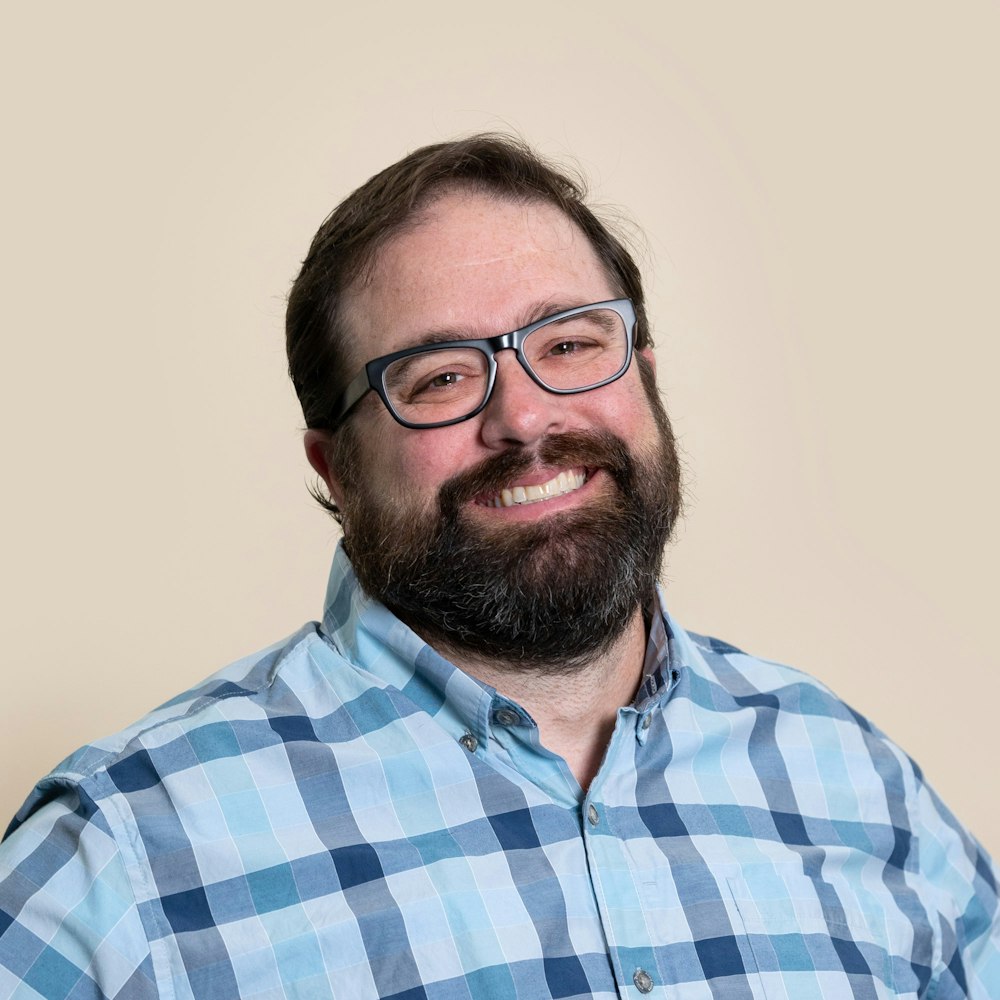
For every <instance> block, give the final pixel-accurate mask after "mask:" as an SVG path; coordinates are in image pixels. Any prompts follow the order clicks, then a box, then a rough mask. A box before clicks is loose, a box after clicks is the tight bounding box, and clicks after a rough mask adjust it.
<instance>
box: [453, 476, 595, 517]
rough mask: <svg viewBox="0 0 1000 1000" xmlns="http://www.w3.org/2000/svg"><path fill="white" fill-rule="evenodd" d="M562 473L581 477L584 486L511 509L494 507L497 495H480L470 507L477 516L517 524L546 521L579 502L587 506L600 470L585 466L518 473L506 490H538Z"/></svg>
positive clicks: (518, 504)
mask: <svg viewBox="0 0 1000 1000" xmlns="http://www.w3.org/2000/svg"><path fill="white" fill-rule="evenodd" d="M561 472H564V473H566V474H567V475H568V476H573V475H583V477H584V482H583V485H582V486H579V487H577V488H576V489H575V490H570V491H569V492H567V493H560V494H558V495H556V496H552V497H548V498H541V499H538V500H534V501H529V502H527V503H514V504H512V505H511V506H510V507H506V506H502V505H501V506H499V507H497V506H495V505H494V503H493V501H494V498H495V497H496V496H497V495H498V492H499V491H497V492H491V493H489V494H480V495H479V496H478V497H476V498H475V499H474V500H473V501H471V503H470V506H471V507H472V508H473V509H474V510H475V511H476V512H477V513H485V514H488V515H489V516H494V517H503V518H505V519H511V520H519V521H520V520H536V519H538V518H540V517H545V516H547V515H548V514H554V513H557V512H559V511H562V510H566V509H567V508H571V507H575V506H577V505H578V504H580V503H581V502H586V499H587V497H588V495H589V494H590V493H591V491H592V490H593V489H594V488H595V484H596V483H599V482H600V480H601V478H602V477H603V472H602V470H601V469H595V468H589V467H584V466H571V467H568V468H566V467H560V468H550V469H539V470H531V471H530V472H526V473H521V474H520V475H518V476H516V477H514V479H513V480H512V481H511V482H510V484H509V485H508V486H506V487H505V488H506V489H513V488H514V487H517V486H522V487H528V486H540V485H542V484H543V483H547V482H550V481H551V480H552V479H554V478H556V477H557V476H558V475H559V473H561Z"/></svg>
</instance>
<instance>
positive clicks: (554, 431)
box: [328, 192, 678, 662]
mask: <svg viewBox="0 0 1000 1000" xmlns="http://www.w3.org/2000/svg"><path fill="white" fill-rule="evenodd" d="M619 294H620V293H619V291H618V290H617V289H616V288H614V287H613V286H612V285H611V283H610V281H609V279H608V276H607V274H606V273H605V271H604V268H603V267H602V266H601V264H600V263H599V261H598V260H597V257H596V255H595V253H594V251H593V249H592V248H591V246H590V244H589V243H588V241H587V239H586V237H585V236H584V235H583V233H582V232H581V231H580V230H579V229H577V227H576V226H575V225H574V224H573V223H572V222H571V221H570V220H569V219H567V218H566V217H565V216H564V215H563V214H562V213H561V212H559V211H558V210H557V209H555V208H554V207H552V206H549V205H546V204H543V203H528V204H520V203H515V202H511V201H506V200H500V199H494V198H490V197H487V196H485V195H481V194H474V193H467V192H453V193H449V194H447V195H444V196H443V197H441V198H440V199H438V200H437V201H435V202H434V203H433V204H432V205H431V206H430V208H429V209H428V210H427V211H426V212H425V213H424V214H423V215H422V217H421V220H420V221H419V222H418V224H417V225H416V226H415V227H413V228H412V229H410V230H409V231H407V232H404V233H403V234H402V235H400V236H398V237H396V238H395V239H394V240H392V241H391V242H390V243H389V244H388V246H387V247H386V248H385V249H384V250H383V251H382V253H381V254H380V255H379V257H378V259H377V261H376V264H375V267H374V270H373V272H372V274H371V278H370V280H369V281H367V282H366V283H363V284H362V283H359V287H356V288H355V289H353V290H352V291H351V293H350V296H349V298H348V302H347V309H346V323H345V326H346V328H347V329H348V330H349V331H350V344H351V350H352V357H351V358H350V365H349V366H348V367H349V368H351V369H354V368H360V367H361V366H362V365H363V364H364V362H366V361H368V360H369V359H371V358H374V357H377V356H380V355H384V354H388V353H391V352H393V351H398V350H402V349H403V348H406V347H411V346H414V345H417V344H421V343H425V342H428V341H429V340H430V339H432V338H433V339H442V336H444V335H446V337H447V339H455V340H458V339H465V338H473V337H477V338H484V337H490V336H494V335H496V334H500V333H505V332H507V331H508V330H513V329H516V328H518V327H522V326H524V325H526V324H528V323H530V322H532V321H533V320H536V319H540V318H542V317H544V316H547V315H550V314H552V313H554V312H557V311H559V310H561V309H566V308H570V307H572V306H578V305H583V304H587V303H592V302H600V301H604V300H608V299H613V298H617V297H618V295H619ZM496 361H497V368H498V370H497V381H496V386H495V388H494V391H493V395H492V397H491V399H490V402H489V404H488V405H487V406H486V408H485V409H484V410H483V411H482V412H481V413H479V414H477V415H476V416H475V417H473V418H471V419H470V420H466V421H464V422H462V423H458V424H454V425H452V426H449V427H440V428H432V429H421V430H414V429H408V428H404V427H402V426H401V425H399V424H397V423H396V422H395V421H394V420H393V419H392V417H391V416H390V414H389V413H388V411H387V410H386V409H385V407H384V406H383V405H382V403H381V402H380V400H379V399H378V397H377V396H376V395H375V394H374V393H370V394H369V395H368V396H367V397H366V398H365V399H364V400H363V401H362V403H361V404H360V405H359V406H358V408H357V410H356V411H355V413H354V414H353V415H352V416H351V418H350V423H351V426H350V428H349V430H350V433H351V434H352V435H353V437H354V441H355V445H356V447H355V448H354V449H353V451H354V453H355V461H354V463H353V467H352V468H351V469H348V470H341V475H340V476H338V475H337V470H331V472H330V474H329V475H328V484H329V485H330V487H331V491H332V492H333V494H334V497H335V499H336V500H337V502H338V504H339V506H340V507H341V509H342V510H343V511H344V532H345V540H346V544H347V546H348V551H349V553H350V554H351V557H352V561H353V562H354V564H355V568H356V569H357V571H358V575H359V578H360V579H361V582H362V584H363V585H364V586H365V588H366V589H367V590H369V592H371V593H373V596H375V597H378V598H380V599H381V600H383V601H384V602H385V603H386V604H388V606H389V607H390V608H392V609H393V610H395V611H396V612H397V614H399V615H400V617H402V618H403V619H404V620H406V621H408V622H409V623H410V624H411V625H412V626H413V627H415V628H416V630H417V631H418V632H420V633H421V634H423V635H424V637H425V638H432V637H433V638H439V639H442V640H444V641H447V640H449V639H452V640H453V639H455V637H456V636H455V631H456V628H455V622H456V619H455V608H456V605H457V603H458V602H460V600H461V599H462V598H463V596H466V597H467V596H468V595H469V594H470V591H477V592H478V591H482V592H483V593H482V594H480V595H479V597H475V598H472V599H471V600H472V601H473V603H474V602H475V601H476V600H481V601H485V602H486V603H493V604H496V603H497V602H498V601H503V600H505V599H507V598H502V597H498V596H497V594H493V595H489V594H486V593H485V591H487V590H489V589H490V588H491V587H492V588H493V589H494V590H497V589H499V590H502V591H503V592H504V593H505V594H507V595H508V597H509V599H510V600H511V601H513V604H512V605H511V607H509V608H507V609H506V611H505V612H503V614H501V615H500V617H503V618H507V619H509V618H512V617H513V618H516V617H517V615H518V613H519V611H518V607H519V606H520V605H523V606H524V607H523V609H522V610H523V614H524V615H525V616H528V617H530V616H531V614H532V613H533V609H534V611H538V609H539V607H540V606H541V605H543V604H545V603H546V602H547V601H548V603H549V604H552V607H551V608H550V609H549V611H548V612H547V613H545V614H547V615H548V618H549V619H552V621H550V622H549V625H550V626H551V625H553V623H554V622H559V621H563V620H564V619H565V618H566V617H573V618H574V619H579V618H580V617H581V616H583V617H586V616H587V615H590V617H594V615H593V614H591V611H593V610H594V609H590V610H587V609H581V608H576V609H575V610H574V608H571V607H564V606H562V604H561V603H560V601H561V599H556V600H555V602H554V603H553V600H552V592H553V590H554V589H555V590H558V591H568V590H578V591H579V595H580V596H579V598H574V599H575V600H578V599H587V594H589V592H590V591H592V590H594V589H595V588H601V586H602V583H603V584H605V585H606V586H605V589H606V587H607V586H612V587H615V588H616V589H617V590H618V591H619V592H620V593H619V595H618V597H617V601H618V604H619V605H624V604H626V603H627V604H630V609H631V610H630V613H634V610H635V607H636V595H635V594H633V593H632V592H633V591H634V590H635V589H636V587H647V588H648V584H649V580H646V579H645V577H646V576H648V575H649V572H650V565H649V564H650V559H651V557H650V554H649V553H648V551H645V550H648V549H649V548H650V547H651V546H652V547H655V548H656V553H655V556H653V557H652V559H653V561H654V562H655V567H658V564H659V550H660V549H662V545H663V541H664V540H665V535H666V532H667V531H668V530H669V524H670V522H671V521H672V518H673V516H674V515H675V514H676V508H677V502H678V497H677V482H676V480H677V475H676V458H675V456H674V452H673V446H672V442H671V441H670V440H669V430H666V429H664V431H663V432H661V428H660V427H659V426H658V424H657V420H656V419H655V418H654V415H653V411H652V409H651V406H650V399H649V396H648V394H647V392H646V390H645V389H644V387H643V385H642V382H641V378H640V374H639V371H638V366H637V365H636V364H633V365H632V366H631V367H630V368H629V370H628V371H627V372H626V373H625V374H624V375H623V376H622V377H621V378H620V379H618V380H617V381H616V382H613V383H611V384H610V385H607V386H603V387H602V388H600V389H594V390H591V391H589V392H584V393H579V394H575V395H569V396H558V395H554V394H552V393H548V392H546V391H544V390H543V389H541V388H540V387H539V386H538V385H536V384H535V383H534V382H533V381H532V380H531V379H530V378H529V376H528V375H527V373H526V372H525V371H524V370H523V369H522V368H521V367H520V365H519V364H518V362H517V359H516V358H515V357H514V355H513V352H512V351H501V352H499V354H498V355H497V358H496ZM664 423H665V418H664ZM340 433H343V431H341V432H340ZM623 445H624V447H623ZM561 474H564V475H561ZM557 479H558V480H559V481H560V488H561V489H566V488H567V487H569V491H568V492H558V493H557V494H556V495H553V496H551V498H548V499H541V500H537V501H536V502H533V503H525V504H515V505H514V506H503V505H501V506H496V505H495V498H496V497H497V496H499V495H500V493H501V491H502V490H503V489H510V490H512V491H513V493H514V495H515V496H517V495H518V494H517V492H516V487H519V486H520V487H525V488H528V487H531V486H537V485H540V484H545V483H551V482H552V481H553V480H557ZM664 480H666V482H664ZM573 487H575V488H573ZM625 493H628V494H629V496H628V497H626V496H625V495H624V494H625ZM630 505H631V506H630ZM637 519H638V520H640V521H642V522H651V523H650V524H649V525H648V526H647V525H645V524H644V523H637ZM612 524H616V525H618V527H619V531H618V536H619V537H618V538H617V541H612V542H611V543H610V548H609V542H608V535H609V532H608V526H609V525H612ZM645 531H652V533H653V536H654V537H651V538H645V537H644V538H642V539H640V540H638V541H636V542H632V541H631V536H632V535H635V534H636V533H637V532H638V533H639V534H642V533H643V532H645ZM636 547H638V548H640V549H643V550H644V551H643V552H642V553H641V554H640V555H641V556H642V557H643V558H639V559H638V562H643V563H644V566H643V567H642V568H639V567H638V566H637V564H636V563H637V560H636V558H635V556H636V553H634V552H633V553H630V552H628V551H625V550H628V549H630V548H636ZM414 553H415V554H414ZM622 562H626V563H630V566H628V567H625V568H624V569H622V568H618V564H619V563H622ZM502 563H505V564H506V566H507V569H503V568H502V566H501V564H502ZM609 563H612V564H614V565H612V566H609ZM460 566H461V573H462V574H465V576H464V578H463V579H462V580H461V581H460V582H456V583H453V581H454V580H455V579H456V578H455V574H456V573H458V572H459V567H460ZM655 567H653V572H654V573H655ZM613 571H617V572H618V573H619V574H621V573H624V574H625V575H626V576H631V577H634V576H636V574H639V575H643V574H644V575H645V576H644V579H643V581H642V582H640V583H638V584H635V583H634V584H633V585H631V586H626V585H625V584H624V583H623V582H622V581H621V580H619V579H617V577H616V576H615V572H613ZM504 573H506V574H507V576H508V579H506V580H504V581H502V582H498V574H499V575H503V574H504ZM609 573H611V578H609ZM408 576H409V577H417V578H419V579H417V580H416V581H411V582H413V588H415V589H413V588H411V589H410V590H409V591H408V592H407V594H406V595H402V594H401V593H400V592H399V591H398V590H393V589H392V587H393V586H395V585H397V584H398V583H399V581H400V580H403V581H404V589H405V587H406V586H408V584H407V583H406V581H405V578H406V577H408ZM386 577H388V578H389V579H388V580H386V579H384V578H386ZM553 584H555V585H556V586H555V588H553ZM449 586H451V587H452V588H453V589H454V590H455V591H456V592H455V593H444V594H438V592H439V591H441V590H442V589H445V590H447V589H448V588H449ZM387 588H388V589H387ZM623 588H624V591H627V593H625V592H624V591H623ZM459 591H460V593H459ZM512 591H513V592H515V593H513V594H512V595H511V593H510V592H512ZM519 594H520V596H519ZM437 597H440V600H436V599H435V598H437ZM556 597H557V598H558V595H556ZM436 603H438V604H440V610H439V611H437V612H435V611H433V605H435V604H436ZM394 605H395V606H394ZM428 608H431V609H432V610H430V611H427V614H429V615H431V616H432V617H433V616H436V617H437V618H442V617H443V618H444V619H445V621H444V622H440V621H438V622H434V621H425V620H421V619H422V616H423V615H424V610H425V609H428ZM623 613H624V608H623V607H620V608H618V609H617V610H616V611H615V612H614V613H613V614H612V615H611V617H618V618H620V617H621V616H622V614H623ZM545 614H543V617H544V616H545ZM596 615H597V618H600V619H602V621H601V622H600V623H598V625H597V626H596V627H597V631H598V632H599V633H600V635H601V636H605V635H606V634H607V633H608V630H609V629H611V630H614V629H615V628H616V623H615V622H612V621H610V620H608V618H609V613H608V611H607V609H606V608H605V609H604V610H598V611H596ZM553 616H554V617H553ZM496 617H497V616H496V615H494V616H493V618H492V619H490V620H489V621H485V620H483V621H474V620H470V621H467V622H465V623H464V624H461V623H459V624H458V625H457V631H458V633H460V638H459V644H461V643H463V642H465V643H468V642H469V641H470V640H471V641H472V642H477V641H481V643H482V644H484V645H485V648H484V650H483V651H484V652H491V653H492V654H493V655H505V656H507V657H513V658H515V659H517V658H519V659H521V660H525V659H526V658H528V659H530V658H531V656H530V652H529V647H530V648H531V649H536V650H537V649H538V648H539V643H540V642H541V641H542V637H541V636H540V634H539V628H538V627H532V628H528V629H526V630H525V629H520V631H519V628H518V627H515V628H514V631H515V632H517V633H518V635H519V638H518V639H517V640H516V641H513V644H514V646H516V649H510V648H506V647H509V646H510V645H511V642H510V641H507V642H506V647H505V640H504V639H503V636H502V635H501V633H503V632H504V628H503V627H502V626H501V625H500V624H498V622H497V620H495V619H496ZM449 619H450V620H451V622H452V624H451V625H449V621H448V620H449ZM536 625H537V623H536ZM546 627H548V626H546ZM544 630H545V627H543V628H542V629H541V631H544ZM549 631H552V628H551V627H549ZM559 631H562V632H563V635H564V637H565V636H566V635H568V633H567V632H566V631H565V630H562V629H561V628H560V629H559ZM591 631H594V629H593V628H592V629H591ZM441 633H443V634H441ZM473 633H476V634H473ZM588 641H589V643H590V645H591V646H592V645H593V643H594V641H595V640H593V639H592V640H583V641H577V642H576V645H577V646H579V647H580V648H579V649H576V650H575V651H570V650H568V649H567V652H568V653H570V655H569V656H568V657H567V659H573V658H576V659H579V658H580V657H581V656H583V655H584V654H585V653H586V652H587V648H586V647H587V645H588ZM553 642H554V645H553V647H552V649H550V650H549V651H548V653H543V654H542V655H543V656H546V657H548V659H549V662H551V657H552V655H553V651H554V650H557V649H558V648H560V643H559V640H558V639H557V637H553ZM491 644H492V645H491ZM570 645H571V646H572V645H573V642H572V641H570Z"/></svg>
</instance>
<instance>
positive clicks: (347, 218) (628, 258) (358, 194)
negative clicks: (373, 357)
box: [285, 133, 651, 506]
mask: <svg viewBox="0 0 1000 1000" xmlns="http://www.w3.org/2000/svg"><path fill="white" fill-rule="evenodd" d="M456 187H465V188H471V189H473V190H477V191H483V192H486V193H489V194H491V195H495V196H497V197H501V198H508V199H513V200H517V201H533V200H537V201H542V202H546V203H548V204H551V205H554V206H555V207H556V208H558V209H560V210H561V211H562V212H564V213H565V214H566V215H567V216H568V217H569V218H570V219H571V220H572V221H573V222H575V223H576V224H577V225H578V226H579V227H580V228H581V229H582V230H583V232H584V234H585V235H586V237H587V239H588V240H589V241H590V243H591V245H592V246H593V248H594V250H595V252H596V253H597V256H598V259H599V260H600V261H601V263H602V265H603V266H604V267H605V269H606V270H607V273H608V276H609V277H610V279H611V282H612V284H613V285H615V286H617V287H618V288H619V289H620V294H621V295H623V296H625V297H628V298H630V299H631V300H632V303H633V305H634V306H635V313H636V319H637V323H636V346H637V347H639V348H642V347H647V346H649V345H650V343H651V339H650V335H649V325H648V322H647V319H646V310H645V298H644V295H643V291H642V279H641V276H640V274H639V268H638V267H637V265H636V263H635V261H634V260H633V259H632V255H631V254H630V253H629V251H628V250H627V249H626V247H625V245H624V243H623V242H622V241H621V240H620V239H619V238H618V237H617V236H616V235H615V234H614V233H612V232H611V230H610V229H609V228H608V227H607V226H606V225H605V224H604V223H603V222H602V221H601V220H600V219H599V218H598V217H597V216H596V215H595V214H594V212H593V211H592V210H591V209H590V208H588V207H587V205H585V204H584V198H585V196H586V188H585V185H584V183H583V181H582V179H577V178H574V177H571V176H568V175H567V174H566V173H565V172H563V171H560V170H558V169H556V168H555V167H554V166H552V165H551V164H549V163H547V162H546V161H545V160H543V159H542V158H541V157H540V156H539V155H538V154H537V153H536V152H535V151H534V150H533V149H531V147H530V146H528V145H527V144H526V143H525V142H523V141H522V140H520V139H517V138H514V137H511V136H507V135H497V134H491V133H484V134H480V135H474V136H471V137H469V138H467V139H459V140H456V141H454V142H443V143H437V144H435V145H431V146H423V147H422V148H420V149H418V150H416V151H414V152H412V153H410V154H409V155H408V156H404V157H403V159H401V160H399V161H398V162H397V163H394V164H393V165H392V166H390V167H386V169H385V170H383V171H382V172H381V173H378V174H376V175H375V176H374V177H372V178H371V179H370V180H368V181H367V182H366V183H364V184H363V185H362V186H361V187H359V188H358V189H357V190H356V191H355V192H354V193H353V194H350V195H348V196H347V198H345V199H344V200H343V201H342V202H341V203H340V204H339V205H338V206H337V207H336V208H335V209H334V210H333V211H332V212H331V213H330V215H329V216H327V218H326V220H325V221H324V222H323V225H322V226H320V228H319V232H317V233H316V236H315V238H314V239H313V241H312V245H311V246H310V247H309V253H308V254H307V256H306V259H305V260H304V261H303V263H302V269H301V270H300V271H299V275H298V277H297V278H296V279H295V283H294V284H293V285H292V291H291V294H290V295H289V297H288V310H287V312H286V317H285V340H286V348H287V351H288V373H289V375H290V376H291V379H292V384H293V385H294V386H295V392H296V394H297V395H298V397H299V403H300V404H301V406H302V413H303V416H304V417H305V422H306V426H307V427H311V428H319V429H327V428H328V427H329V421H330V415H331V411H332V408H333V404H334V402H335V400H336V399H337V397H338V395H339V394H340V393H341V391H342V390H343V388H344V386H345V385H346V384H347V381H348V379H350V378H351V377H353V375H354V374H355V373H354V372H353V371H345V370H344V354H345V352H344V350H343V347H342V345H343V338H344V336H345V331H344V329H343V321H342V309H341V305H342V300H343V296H344V293H345V292H346V291H347V290H348V289H349V288H350V286H351V284H352V283H353V282H354V281H356V280H357V279H359V278H361V277H363V275H364V273H365V271H366V270H367V269H368V268H370V267H371V265H372V263H373V261H374V259H375V256H376V255H377V253H378V251H379V250H380V249H381V248H382V247H383V246H385V244H386V243H387V242H388V241H389V240H391V239H392V238H393V236H395V235H397V234H398V233H400V232H401V231H402V230H403V229H405V228H406V226H407V225H408V224H411V223H412V222H413V221H414V220H415V219H417V218H418V215H419V212H420V210H421V209H423V208H425V207H426V206H427V205H428V204H429V203H430V202H431V201H432V200H433V199H434V198H435V197H436V196H438V195H440V194H442V193H443V192H444V191H446V190H449V189H453V188H456ZM338 436H341V435H338ZM324 506H327V504H324Z"/></svg>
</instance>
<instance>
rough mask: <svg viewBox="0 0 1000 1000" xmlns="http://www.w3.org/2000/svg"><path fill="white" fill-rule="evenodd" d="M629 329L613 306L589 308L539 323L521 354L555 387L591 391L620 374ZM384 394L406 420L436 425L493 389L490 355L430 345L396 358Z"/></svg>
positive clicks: (468, 410) (459, 413) (456, 415)
mask: <svg viewBox="0 0 1000 1000" xmlns="http://www.w3.org/2000/svg"><path fill="white" fill-rule="evenodd" d="M628 337H629V333H628V330H627V329H626V328H625V323H624V321H623V320H622V318H621V316H619V315H618V313H617V312H615V311H614V310H613V309H591V310H589V311H587V312H583V313H577V314H576V315H575V316H569V317H566V318H563V319H555V320H553V321H552V322H551V323H546V324H544V325H543V326H540V327H539V328H538V329H537V330H534V331H532V333H531V334H529V335H528V337H527V338H525V341H524V343H523V345H522V347H521V352H522V358H523V360H524V361H525V362H526V363H527V365H528V367H529V368H530V369H531V371H532V372H533V373H534V374H535V376H536V377H537V378H538V379H539V381H540V382H542V383H543V384H544V385H547V386H548V387H549V388H551V389H587V388H589V387H590V386H593V385H597V384H598V383H599V382H603V381H605V379H610V378H612V377H614V376H615V375H617V374H618V373H619V372H620V371H621V369H622V366H623V365H624V364H625V359H626V357H627V355H628ZM384 385H385V390H386V395H387V396H388V397H389V400H390V402H391V403H392V407H393V409H394V410H395V411H396V413H398V414H399V416H401V417H402V418H403V419H404V420H408V421H410V422H411V423H415V424H423V423H427V424H432V423H437V422H439V421H445V420H455V419H457V418H459V417H464V416H467V415H468V414H470V413H472V412H473V410H475V409H476V408H477V407H478V406H479V405H480V404H481V403H482V402H483V400H484V399H485V397H486V393H487V391H488V388H489V361H488V358H487V355H486V354H484V353H483V352H482V351H480V350H479V349H478V348H475V347H445V348H431V349H429V350H427V351H425V352H422V353H420V354H411V355H409V356H408V357H405V358H400V359H399V360H398V361H394V362H393V363H392V364H391V365H390V366H389V367H388V368H387V369H386V370H385V374H384Z"/></svg>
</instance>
